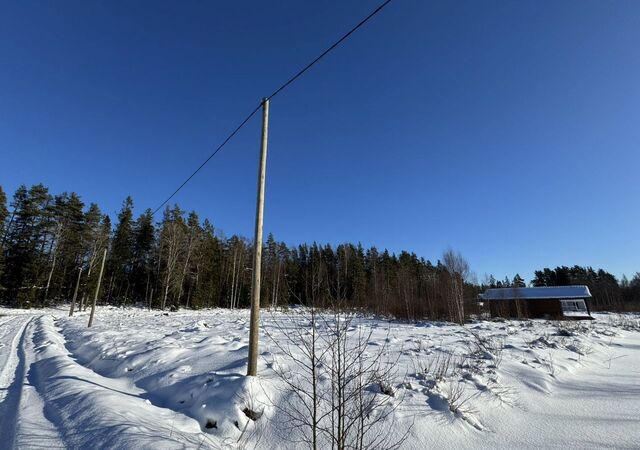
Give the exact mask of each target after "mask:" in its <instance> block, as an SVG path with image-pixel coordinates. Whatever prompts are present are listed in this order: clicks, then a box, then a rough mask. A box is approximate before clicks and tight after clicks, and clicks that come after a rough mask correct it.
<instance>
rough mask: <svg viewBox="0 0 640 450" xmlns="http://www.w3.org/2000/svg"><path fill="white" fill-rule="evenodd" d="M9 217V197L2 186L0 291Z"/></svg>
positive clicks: (0, 206) (0, 210) (0, 204)
mask: <svg viewBox="0 0 640 450" xmlns="http://www.w3.org/2000/svg"><path fill="white" fill-rule="evenodd" d="M8 217H9V210H8V209H7V195H6V194H5V193H4V191H3V190H2V186H0V290H2V272H3V271H4V242H5V236H6V233H7V229H8V228H9V224H8V223H7V219H8Z"/></svg>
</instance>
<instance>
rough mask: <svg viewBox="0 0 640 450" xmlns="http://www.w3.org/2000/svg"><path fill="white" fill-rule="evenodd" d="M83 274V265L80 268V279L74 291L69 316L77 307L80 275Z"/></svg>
mask: <svg viewBox="0 0 640 450" xmlns="http://www.w3.org/2000/svg"><path fill="white" fill-rule="evenodd" d="M81 276H82V267H80V270H78V281H76V288H75V290H74V291H73V300H71V308H69V317H71V316H73V310H74V309H75V308H76V298H78V288H79V287H80V277H81Z"/></svg>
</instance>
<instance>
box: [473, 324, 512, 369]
mask: <svg viewBox="0 0 640 450" xmlns="http://www.w3.org/2000/svg"><path fill="white" fill-rule="evenodd" d="M469 333H470V334H471V336H472V337H473V339H472V340H471V341H469V342H468V343H467V347H468V349H469V355H468V356H469V357H470V358H472V359H475V360H478V359H480V360H491V361H492V364H491V365H492V366H493V368H496V369H497V368H498V367H500V364H501V363H502V352H503V350H504V339H503V338H500V337H497V336H481V335H480V334H479V333H477V332H475V331H473V330H469Z"/></svg>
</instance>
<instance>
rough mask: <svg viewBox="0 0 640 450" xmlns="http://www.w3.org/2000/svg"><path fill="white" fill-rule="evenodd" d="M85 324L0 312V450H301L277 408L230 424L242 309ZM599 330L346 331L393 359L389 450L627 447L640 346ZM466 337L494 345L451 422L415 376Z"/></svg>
mask: <svg viewBox="0 0 640 450" xmlns="http://www.w3.org/2000/svg"><path fill="white" fill-rule="evenodd" d="M97 317H98V320H97V323H96V325H95V326H94V327H92V328H91V329H87V328H86V318H87V317H86V314H85V313H80V314H78V316H77V317H73V318H67V317H66V312H64V311H59V310H58V311H56V310H48V311H44V312H43V313H39V314H33V313H28V312H24V311H12V310H0V448H1V449H2V450H4V449H7V450H12V449H38V448H47V449H57V448H68V449H85V448H96V449H103V448H104V449H132V448H135V449H139V448H141V449H146V448H148V449H187V448H188V449H191V448H193V449H196V448H199V449H227V448H229V449H238V448H252V449H253V448H256V449H272V448H283V449H288V448H291V449H297V448H302V447H300V446H299V445H296V444H295V443H293V442H291V441H290V440H288V439H289V438H290V436H287V435H283V434H281V433H279V432H278V431H277V430H278V428H279V427H280V426H281V425H282V419H281V416H279V415H278V414H277V412H275V410H273V409H271V410H270V409H269V407H267V409H266V410H265V414H264V416H263V417H262V418H261V419H260V420H258V421H257V422H255V423H254V422H249V421H248V419H247V418H246V417H245V415H244V414H243V413H242V408H243V405H245V404H246V402H247V400H249V401H250V400H251V399H247V398H246V397H242V396H241V395H240V396H239V395H238V394H239V393H240V394H242V393H246V392H247V389H248V388H251V387H252V386H251V385H250V384H247V378H246V377H244V376H243V371H244V367H245V364H246V345H247V331H248V328H247V324H248V322H247V318H248V317H247V312H246V311H226V310H212V311H200V312H193V311H191V312H189V311H187V312H180V313H175V314H170V315H163V314H160V313H158V312H147V311H141V310H135V309H133V310H118V309H109V308H104V309H100V310H99V313H98V316H97ZM281 319H282V316H279V315H278V314H271V313H268V312H265V314H264V316H263V327H264V328H265V329H268V330H269V332H270V333H271V334H272V335H273V336H274V337H275V338H276V339H278V338H279V337H278V334H277V333H287V332H288V331H287V329H286V328H278V326H277V323H278V321H279V320H281ZM608 320H609V318H608V316H605V315H603V316H602V317H600V318H599V320H598V321H595V322H593V323H590V324H586V325H584V326H583V325H581V326H582V327H583V328H581V329H573V331H571V330H570V331H571V332H570V333H569V335H565V334H563V333H559V330H560V327H564V326H567V325H566V324H563V325H561V324H557V323H552V322H545V321H530V322H526V321H525V322H517V321H513V322H506V323H501V322H478V323H475V324H469V325H467V326H466V327H459V326H456V325H449V324H438V323H428V322H426V323H422V324H407V323H402V322H384V321H380V320H378V321H376V320H372V319H362V320H361V321H360V322H359V323H358V324H357V325H356V328H358V327H365V328H367V329H368V328H373V329H374V333H373V335H372V337H371V340H370V341H369V343H370V345H371V346H372V348H376V347H377V346H379V345H380V344H381V343H382V342H387V343H388V345H389V349H390V351H391V352H392V353H393V354H394V355H399V359H398V361H397V365H398V368H399V371H398V374H399V375H398V376H399V377H400V378H399V379H398V380H397V382H398V384H397V385H396V388H397V389H398V390H399V392H400V393H401V396H402V397H403V400H402V404H401V405H400V407H399V408H398V410H397V412H396V414H397V416H398V417H397V418H398V422H397V423H396V425H395V428H394V431H397V432H402V430H405V429H406V425H407V424H408V423H413V424H414V425H413V428H411V430H410V436H409V439H407V441H406V442H404V444H403V446H402V448H403V449H415V450H418V449H423V448H469V449H471V448H474V449H475V448H502V449H505V448H563V449H569V448H575V449H584V448H629V449H632V448H634V449H635V448H640V426H638V423H639V419H638V417H640V383H639V381H638V380H640V332H639V331H637V330H636V331H634V330H628V329H623V328H620V327H617V328H616V326H615V325H612V324H610V323H609V322H608ZM633 320H638V318H636V319H633ZM291 323H293V322H291ZM280 324H282V323H280ZM300 324H301V325H298V326H305V325H304V323H303V322H300ZM638 324H640V321H639V322H638ZM294 326H295V325H294ZM638 330H640V328H638ZM565 331H566V330H565ZM471 333H476V334H480V335H482V336H484V337H487V338H491V339H498V340H502V341H503V342H504V344H505V346H504V351H503V356H502V362H501V363H500V365H499V367H497V368H495V369H490V366H487V365H486V363H482V364H484V366H483V367H482V368H480V369H479V370H476V371H473V372H470V371H465V370H461V371H458V372H457V373H456V374H451V375H448V376H447V378H448V379H447V382H451V383H452V386H453V385H456V383H457V385H458V386H461V387H462V388H463V389H464V390H465V395H468V396H469V403H468V409H467V412H466V418H464V419H463V418H461V417H460V416H457V415H455V414H453V413H451V411H449V408H448V405H447V404H446V403H443V400H442V398H441V397H438V395H437V392H436V391H433V390H431V389H430V388H429V387H428V386H429V384H428V383H427V382H426V380H425V378H424V377H423V376H420V375H419V374H417V373H416V364H418V363H420V362H428V361H429V360H430V359H431V360H432V358H433V357H434V356H435V355H438V354H441V352H443V351H445V352H458V354H462V353H463V352H465V351H468V344H469V342H470V340H471ZM263 339H264V340H263V345H262V349H261V350H262V353H261V355H262V358H261V360H260V367H259V370H260V372H261V377H260V380H261V381H260V382H261V383H263V385H262V386H261V388H263V389H266V391H267V392H270V393H271V394H272V400H273V401H275V402H278V401H280V402H281V401H282V397H281V393H279V391H278V389H272V388H274V386H275V385H276V384H277V383H278V379H277V377H274V374H273V371H272V369H271V368H270V366H269V361H271V360H273V359H275V358H282V355H278V350H277V349H276V348H275V347H274V346H273V345H272V344H270V343H269V340H268V339H267V338H266V337H265V336H264V335H263ZM402 377H404V379H402ZM446 386H447V385H446V383H444V384H443V385H442V388H443V389H444V388H446ZM260 394H261V393H260V391H259V390H254V391H253V392H252V393H251V397H259V396H260ZM209 422H211V427H209V426H208V424H209ZM245 431H246V432H245Z"/></svg>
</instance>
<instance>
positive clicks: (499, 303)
mask: <svg viewBox="0 0 640 450" xmlns="http://www.w3.org/2000/svg"><path fill="white" fill-rule="evenodd" d="M488 303H489V312H490V313H491V315H492V316H494V317H532V318H550V319H559V318H562V317H563V314H562V305H561V304H560V300H557V299H543V300H493V301H489V302H488Z"/></svg>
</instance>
